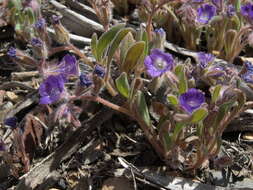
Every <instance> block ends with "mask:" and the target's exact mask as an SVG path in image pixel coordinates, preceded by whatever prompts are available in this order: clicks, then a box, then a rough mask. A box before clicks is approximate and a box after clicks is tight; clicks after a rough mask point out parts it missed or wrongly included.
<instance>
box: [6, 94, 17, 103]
mask: <svg viewBox="0 0 253 190" xmlns="http://www.w3.org/2000/svg"><path fill="white" fill-rule="evenodd" d="M5 95H6V97H7V98H8V99H9V100H10V101H13V102H16V101H17V100H18V96H17V95H16V94H15V93H14V92H10V91H7V92H6V93H5Z"/></svg>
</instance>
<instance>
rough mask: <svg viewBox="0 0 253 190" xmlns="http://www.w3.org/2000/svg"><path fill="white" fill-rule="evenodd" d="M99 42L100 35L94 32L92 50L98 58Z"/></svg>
mask: <svg viewBox="0 0 253 190" xmlns="http://www.w3.org/2000/svg"><path fill="white" fill-rule="evenodd" d="M97 44H98V36H97V34H96V33H94V34H93V35H92V37H91V44H90V45H91V52H92V54H93V55H94V57H95V58H96V60H98V57H97Z"/></svg>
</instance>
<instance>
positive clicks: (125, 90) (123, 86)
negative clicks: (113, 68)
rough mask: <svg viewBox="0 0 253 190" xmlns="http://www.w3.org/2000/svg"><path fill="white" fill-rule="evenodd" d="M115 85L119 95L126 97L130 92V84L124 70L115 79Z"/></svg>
mask: <svg viewBox="0 0 253 190" xmlns="http://www.w3.org/2000/svg"><path fill="white" fill-rule="evenodd" d="M116 87H117V89H118V91H119V92H120V94H121V95H123V96H124V97H126V98H128V97H129V93H130V86H129V83H128V79H127V74H126V73H125V72H123V73H121V75H120V76H119V77H118V78H117V79H116Z"/></svg>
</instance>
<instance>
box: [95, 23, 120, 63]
mask: <svg viewBox="0 0 253 190" xmlns="http://www.w3.org/2000/svg"><path fill="white" fill-rule="evenodd" d="M124 26H125V24H118V25H116V26H114V27H112V28H111V29H110V30H109V31H107V32H105V33H103V34H102V36H101V37H100V38H99V40H98V44H97V61H100V60H101V59H102V57H103V54H104V52H105V50H106V49H107V48H108V46H109V45H110V44H111V42H112V40H113V38H114V37H115V35H116V34H117V33H118V31H119V30H120V29H122V28H123V27H124Z"/></svg>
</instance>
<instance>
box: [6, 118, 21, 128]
mask: <svg viewBox="0 0 253 190" xmlns="http://www.w3.org/2000/svg"><path fill="white" fill-rule="evenodd" d="M17 121H18V120H17V118H16V117H9V118H7V119H5V120H4V125H8V126H10V127H11V129H15V128H16V126H17Z"/></svg>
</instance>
